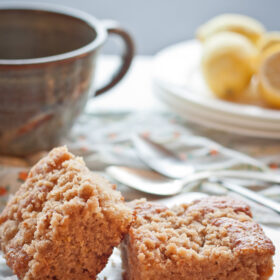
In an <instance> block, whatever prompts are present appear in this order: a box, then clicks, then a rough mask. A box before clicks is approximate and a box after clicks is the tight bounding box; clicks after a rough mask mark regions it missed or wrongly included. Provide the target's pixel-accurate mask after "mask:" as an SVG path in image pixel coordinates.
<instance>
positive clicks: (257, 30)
mask: <svg viewBox="0 0 280 280" xmlns="http://www.w3.org/2000/svg"><path fill="white" fill-rule="evenodd" d="M224 31H230V32H236V33H239V34H241V35H243V36H245V37H246V38H248V39H249V40H250V41H251V42H252V43H253V44H257V43H258V41H259V39H260V38H261V36H262V35H263V33H264V32H265V28H264V26H263V25H262V24H261V23H260V22H259V21H257V20H255V19H253V18H251V17H248V16H244V15H239V14H222V15H219V16H216V17H214V18H212V19H211V20H209V21H208V22H206V23H205V24H203V25H202V26H201V27H199V28H198V30H197V38H198V39H199V40H200V41H202V42H205V41H206V40H207V39H208V38H210V37H211V36H213V35H214V34H217V33H219V32H224Z"/></svg>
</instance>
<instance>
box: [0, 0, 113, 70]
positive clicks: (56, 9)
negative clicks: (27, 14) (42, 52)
mask: <svg viewBox="0 0 280 280" xmlns="http://www.w3.org/2000/svg"><path fill="white" fill-rule="evenodd" d="M0 10H27V11H42V12H51V13H55V14H58V15H59V14H60V15H66V16H70V17H73V18H76V19H79V20H81V21H83V22H84V23H86V24H88V25H89V27H90V28H92V29H93V30H94V31H95V32H96V37H95V38H94V39H93V40H92V41H91V42H90V43H88V44H86V45H84V46H82V47H80V48H78V49H74V50H72V51H67V52H64V53H61V54H56V55H51V56H43V57H37V58H26V59H25V58H23V59H21V58H20V59H0V66H1V65H12V66H17V65H18V66H20V65H32V64H45V63H51V62H57V61H64V60H68V59H74V58H78V57H81V56H83V55H85V54H88V53H89V52H91V51H93V50H95V49H97V48H98V47H100V46H101V45H102V44H103V43H104V41H105V39H106V37H107V31H106V29H105V28H104V27H103V26H102V25H101V24H100V21H99V20H98V19H96V18H95V17H94V16H92V15H90V14H88V13H86V12H84V11H81V10H78V9H75V8H69V7H65V6H63V5H56V4H47V3H34V2H4V3H0Z"/></svg>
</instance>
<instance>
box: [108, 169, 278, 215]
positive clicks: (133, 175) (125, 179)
mask: <svg viewBox="0 0 280 280" xmlns="http://www.w3.org/2000/svg"><path fill="white" fill-rule="evenodd" d="M106 172H107V173H108V174H109V175H110V176H111V177H112V178H114V179H115V180H117V181H119V182H120V183H122V184H125V185H127V186H129V187H132V188H134V189H136V190H138V191H142V192H145V193H149V194H154V195H161V196H168V195H175V194H177V193H179V192H181V191H182V189H183V187H184V186H185V185H187V184H189V183H191V182H193V181H196V180H197V176H195V175H197V173H194V174H193V175H190V176H188V177H186V178H184V179H177V180H172V179H168V178H166V177H164V176H162V175H160V174H159V173H156V172H154V171H151V170H145V169H139V168H132V167H125V166H110V167H107V168H106ZM221 172H222V171H221ZM207 174H208V177H207V178H209V177H211V176H212V177H215V178H217V177H218V176H217V172H213V171H212V172H211V171H209V172H208V173H207ZM205 176H206V174H205ZM204 179H205V178H204ZM218 181H219V182H221V183H222V185H223V186H224V187H225V188H227V189H229V190H231V191H233V192H236V193H239V194H241V195H243V196H245V197H247V198H249V199H251V200H253V201H256V202H258V203H260V204H262V205H264V206H266V207H268V208H270V209H272V210H274V211H276V212H277V213H279V214H280V203H277V202H275V201H273V200H271V199H268V198H265V197H263V196H261V195H259V194H257V193H255V192H252V191H250V190H248V189H246V188H244V187H241V186H238V185H235V184H231V183H224V182H223V180H222V179H220V178H219V180H218Z"/></svg>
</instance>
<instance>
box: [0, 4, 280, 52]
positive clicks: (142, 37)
mask: <svg viewBox="0 0 280 280" xmlns="http://www.w3.org/2000/svg"><path fill="white" fill-rule="evenodd" d="M26 1H27V0H18V1H17V2H26ZM1 2H8V1H7V0H6V1H3V0H0V3H1ZM33 2H45V3H55V4H60V5H65V6H69V7H74V8H78V9H81V10H84V11H86V12H88V13H91V14H93V15H94V16H96V17H97V18H100V19H109V18H111V19H115V20H118V21H119V22H121V23H122V25H124V26H125V27H126V28H127V29H128V30H129V31H131V32H132V34H133V35H134V38H135V40H136V43H137V52H138V53H139V54H145V55H152V54H154V53H156V52H157V51H159V50H160V49H162V48H163V47H166V46H168V45H170V44H172V43H176V42H178V41H182V40H185V39H190V38H192V37H193V36H194V31H195V30H196V28H197V26H199V25H200V24H202V23H204V22H205V21H206V20H207V19H209V18H211V17H213V16H215V15H217V14H220V13H226V12H231V13H242V14H246V15H248V16H252V17H254V18H256V19H258V20H260V21H261V22H263V24H264V25H265V26H266V27H267V29H268V30H275V29H277V30H279V29H280V21H279V11H280V1H279V0H268V1H264V0H234V1H233V0H231V1H225V0H211V1H210V0H206V1H205V0H194V1H193V0H150V1H147V0H146V1H145V0H144V1H139V0H45V1H34V0H33ZM113 44H114V40H111V42H108V43H107V46H106V48H105V52H106V53H109V54H110V53H113V52H114V50H115V49H116V48H115V47H114V46H113Z"/></svg>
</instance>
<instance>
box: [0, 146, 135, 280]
mask: <svg viewBox="0 0 280 280" xmlns="http://www.w3.org/2000/svg"><path fill="white" fill-rule="evenodd" d="M131 221H132V212H131V210H130V209H129V208H128V207H127V206H125V203H124V201H123V197H122V196H121V194H120V193H119V192H117V191H116V190H115V187H114V185H111V184H110V183H109V182H108V181H106V180H105V179H104V178H102V177H100V176H98V175H94V174H93V173H91V172H90V171H89V170H88V168H87V167H86V166H85V163H84V161H83V160H82V159H81V158H79V157H74V156H73V155H72V154H71V153H69V152H68V151H67V149H66V148H65V147H60V148H56V149H53V150H52V151H51V152H50V153H49V155H48V156H47V157H45V158H43V159H42V160H41V161H39V162H38V163H37V164H36V165H35V166H34V167H33V168H32V169H31V171H30V173H29V175H28V178H27V180H26V182H25V183H24V184H23V185H22V186H21V187H20V189H19V190H18V191H17V193H16V194H15V195H14V196H13V197H12V198H11V200H10V201H9V202H8V204H7V206H6V208H5V209H4V211H3V212H2V214H1V216H0V239H1V248H2V250H3V252H4V255H5V258H6V261H7V264H8V265H9V266H10V267H11V269H12V270H13V271H14V273H15V274H16V275H17V276H18V278H19V279H23V280H33V279H34V280H35V279H36V280H45V279H50V280H64V279H65V280H66V279H67V280H74V279H75V280H76V279H79V280H83V279H86V280H88V279H95V278H96V275H97V274H98V273H99V272H100V271H101V270H102V269H103V268H104V266H105V265H106V263H107V260H108V258H109V256H110V255H111V253H112V249H113V247H114V246H116V245H118V244H119V243H120V241H121V239H122V238H123V236H124V234H125V233H126V232H127V231H128V228H129V225H130V223H131Z"/></svg>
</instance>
